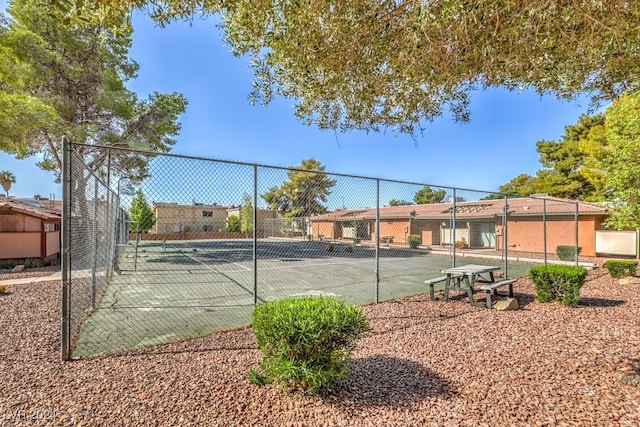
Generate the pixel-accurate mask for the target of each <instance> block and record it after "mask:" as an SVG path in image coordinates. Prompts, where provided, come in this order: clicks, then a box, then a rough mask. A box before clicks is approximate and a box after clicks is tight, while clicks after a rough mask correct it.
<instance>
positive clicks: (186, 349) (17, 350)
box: [0, 269, 640, 426]
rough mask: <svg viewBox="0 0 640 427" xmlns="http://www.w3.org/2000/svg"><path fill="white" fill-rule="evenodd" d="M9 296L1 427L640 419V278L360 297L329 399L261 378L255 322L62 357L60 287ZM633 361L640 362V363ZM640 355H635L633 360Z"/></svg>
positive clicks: (629, 422)
mask: <svg viewBox="0 0 640 427" xmlns="http://www.w3.org/2000/svg"><path fill="white" fill-rule="evenodd" d="M7 288H8V292H7V293H6V294H4V295H0V333H1V334H2V340H0V390H1V391H0V425H3V426H4V425H30V426H31V425H60V426H76V425H78V426H80V425H82V426H103V425H109V424H111V425H114V426H121V425H131V426H145V425H149V426H190V425H193V426H254V425H257V426H262V425H268V426H420V425H434V426H436V425H437V426H484V425H486V426H538V425H548V426H563V425H565V426H566V425H580V426H638V425H640V386H637V385H630V384H626V383H623V381H622V379H623V378H624V377H625V376H627V375H629V374H630V373H632V372H635V371H634V369H640V367H638V366H637V363H638V362H637V358H639V357H640V292H639V291H640V287H639V286H638V285H626V286H622V285H619V284H618V283H617V280H614V279H610V278H609V277H608V276H607V275H606V270H603V269H598V270H594V271H592V272H590V275H589V278H588V281H587V282H586V283H585V285H584V287H583V288H582V292H581V294H582V296H583V300H582V302H581V304H580V305H579V306H578V307H575V308H566V307H562V306H560V305H556V304H540V303H537V302H535V301H534V300H533V287H532V285H531V283H530V282H529V280H528V279H520V280H518V282H517V283H516V284H515V292H516V294H517V295H516V296H517V299H518V300H519V303H520V305H521V307H522V309H521V310H519V311H512V312H497V311H494V310H485V309H481V308H475V307H471V306H469V304H467V303H466V302H465V299H464V298H462V296H460V297H456V298H454V299H452V300H450V301H449V302H446V303H443V302H431V301H429V300H428V296H425V295H418V296H414V297H409V298H404V299H399V300H394V301H390V302H386V303H382V304H378V305H370V306H366V307H364V311H365V315H366V317H367V319H368V320H369V322H370V324H371V326H372V327H373V332H372V333H370V334H368V335H367V336H365V337H364V338H362V339H361V340H360V341H359V342H358V348H357V350H356V353H355V355H354V362H353V365H352V372H351V375H350V377H349V379H348V380H347V381H346V382H345V383H344V384H343V386H342V388H341V389H339V391H337V392H336V393H335V395H333V396H331V397H329V398H324V399H323V398H319V397H310V396H303V395H300V394H290V393H287V392H285V391H283V390H281V389H278V388H277V387H275V386H266V387H258V386H256V385H253V384H251V383H250V382H249V381H248V380H247V377H246V373H247V370H248V369H249V368H251V367H254V366H256V365H257V363H258V362H259V360H260V353H259V351H258V350H257V349H256V343H255V339H254V337H253V334H252V332H251V329H249V328H246V329H241V330H236V331H231V332H226V333H218V334H214V335H211V336H208V337H205V338H201V339H195V340H190V341H187V342H182V343H176V344H169V345H163V346H159V347H155V348H151V349H146V350H143V351H136V352H133V353H130V354H127V355H123V356H108V357H100V358H94V359H87V360H77V361H72V362H65V363H63V362H61V361H60V350H59V348H60V332H59V323H60V319H59V317H60V314H59V297H60V291H59V289H60V286H59V283H58V282H44V283H38V284H32V285H17V286H8V287H7ZM634 360H635V362H634ZM634 363H636V366H634Z"/></svg>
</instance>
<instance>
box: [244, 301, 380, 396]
mask: <svg viewBox="0 0 640 427" xmlns="http://www.w3.org/2000/svg"><path fill="white" fill-rule="evenodd" d="M253 330H254V333H255V336H256V341H257V343H258V348H259V349H260V351H261V352H262V355H263V359H262V362H261V364H260V371H261V372H259V371H258V370H256V369H253V370H251V371H250V372H249V378H250V379H251V380H252V381H253V382H254V383H256V384H260V385H261V384H266V383H269V382H276V383H278V384H279V385H281V386H283V387H285V388H287V389H289V390H301V391H304V392H309V393H314V394H315V393H321V394H322V393H326V392H329V391H330V390H331V389H332V388H333V387H334V386H335V385H336V384H337V383H338V382H339V381H340V380H341V379H343V378H344V377H345V376H346V375H347V373H348V365H349V362H350V360H351V354H352V352H353V350H354V348H355V341H356V339H357V338H358V337H360V336H361V335H362V334H363V333H365V332H367V331H369V330H370V328H369V325H368V324H367V322H366V320H365V318H364V316H363V315H362V310H361V309H360V308H358V307H355V306H352V305H350V304H348V303H345V302H344V301H342V300H340V299H338V298H335V297H324V296H318V297H316V296H314V297H290V298H284V299H280V300H276V301H270V302H266V303H263V304H259V305H257V306H256V307H255V309H254V311H253Z"/></svg>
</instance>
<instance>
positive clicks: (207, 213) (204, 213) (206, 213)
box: [202, 211, 213, 216]
mask: <svg viewBox="0 0 640 427" xmlns="http://www.w3.org/2000/svg"><path fill="white" fill-rule="evenodd" d="M202 216H213V211H202Z"/></svg>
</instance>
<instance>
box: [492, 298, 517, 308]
mask: <svg viewBox="0 0 640 427" xmlns="http://www.w3.org/2000/svg"><path fill="white" fill-rule="evenodd" d="M493 308H494V309H495V310H498V311H507V310H519V309H520V305H519V304H518V300H517V299H515V298H507V299H503V300H500V301H498V302H496V303H495V305H494V306H493Z"/></svg>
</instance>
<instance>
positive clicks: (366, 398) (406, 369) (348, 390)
mask: <svg viewBox="0 0 640 427" xmlns="http://www.w3.org/2000/svg"><path fill="white" fill-rule="evenodd" d="M454 394H455V392H454V391H453V390H452V389H451V385H450V382H449V381H448V380H447V379H445V378H442V377H441V376H440V375H438V374H436V373H435V372H433V371H432V370H430V369H428V368H425V367H424V366H422V365H420V364H419V363H416V362H412V361H410V360H406V359H401V358H398V357H392V356H385V355H377V356H371V357H365V358H362V359H356V360H354V361H353V362H352V363H351V371H350V373H349V378H348V379H347V380H346V382H345V383H344V384H343V386H342V387H341V388H340V390H339V391H337V392H336V394H335V395H333V396H332V397H331V400H333V401H334V403H335V404H337V405H338V406H342V407H345V408H353V407H362V406H388V407H406V406H407V405H408V404H411V403H414V402H420V401H422V400H424V399H425V398H427V397H433V396H443V397H450V396H452V395H454Z"/></svg>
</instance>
